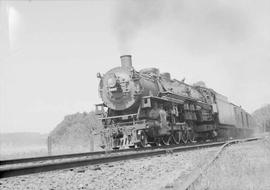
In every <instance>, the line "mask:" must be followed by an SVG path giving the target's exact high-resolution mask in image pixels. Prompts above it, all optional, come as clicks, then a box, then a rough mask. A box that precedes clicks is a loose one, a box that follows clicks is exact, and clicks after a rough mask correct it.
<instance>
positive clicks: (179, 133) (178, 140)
mask: <svg viewBox="0 0 270 190" xmlns="http://www.w3.org/2000/svg"><path fill="white" fill-rule="evenodd" d="M182 135H183V132H182V131H175V133H174V134H173V141H174V143H175V144H180V143H181V140H182Z"/></svg>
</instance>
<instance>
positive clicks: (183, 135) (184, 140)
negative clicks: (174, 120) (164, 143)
mask: <svg viewBox="0 0 270 190" xmlns="http://www.w3.org/2000/svg"><path fill="white" fill-rule="evenodd" d="M188 136H189V135H188V130H184V131H183V134H182V139H181V140H182V142H183V143H184V144H187V142H188V138H189V137H188Z"/></svg>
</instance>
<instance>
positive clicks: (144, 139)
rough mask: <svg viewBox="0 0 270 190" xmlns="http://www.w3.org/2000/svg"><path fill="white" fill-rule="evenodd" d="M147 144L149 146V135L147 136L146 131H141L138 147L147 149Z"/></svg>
mask: <svg viewBox="0 0 270 190" xmlns="http://www.w3.org/2000/svg"><path fill="white" fill-rule="evenodd" d="M147 144H148V141H147V135H146V134H145V132H144V131H141V136H140V143H139V144H138V145H139V147H146V146H147Z"/></svg>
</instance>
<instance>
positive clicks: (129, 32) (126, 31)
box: [113, 0, 163, 53]
mask: <svg viewBox="0 0 270 190" xmlns="http://www.w3.org/2000/svg"><path fill="white" fill-rule="evenodd" d="M162 4H163V3H162V2H161V0H149V1H136V0H125V1H118V2H117V5H116V9H115V20H114V21H115V22H114V26H113V27H114V29H115V32H116V37H117V43H118V48H119V51H120V52H121V53H128V52H129V51H131V49H132V43H133V41H134V40H135V39H136V37H137V36H138V34H139V32H140V31H141V30H142V29H145V28H147V27H148V26H151V25H152V24H153V23H155V22H156V21H158V20H159V19H160V17H161V15H162V10H163V9H162Z"/></svg>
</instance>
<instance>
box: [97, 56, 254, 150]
mask: <svg viewBox="0 0 270 190" xmlns="http://www.w3.org/2000/svg"><path fill="white" fill-rule="evenodd" d="M120 58H121V66H120V67H115V68H113V69H111V70H109V71H108V72H107V73H106V74H104V75H101V74H98V78H100V83H99V94H100V97H101V99H102V101H103V103H101V104H96V114H97V115H99V116H100V119H101V120H102V125H103V127H104V128H103V130H102V132H101V134H102V147H107V148H125V147H145V146H149V145H151V146H158V145H160V144H162V145H169V144H179V143H187V142H189V141H194V140H195V141H205V140H207V139H218V138H236V137H247V136H250V135H251V134H252V132H253V129H254V127H255V126H256V125H255V122H254V120H253V118H252V117H251V115H250V114H248V113H247V112H246V111H244V110H243V109H242V108H241V107H239V106H236V105H234V104H232V103H231V102H229V101H228V98H227V97H225V96H223V95H221V94H219V93H217V92H215V91H214V90H213V89H210V88H206V86H205V85H204V83H203V82H198V83H197V84H194V85H189V84H186V83H185V82H184V81H183V80H182V81H179V80H176V79H171V77H170V73H160V72H159V70H158V69H157V68H146V69H142V70H140V71H136V70H135V69H134V68H133V66H132V60H131V55H123V56H121V57H120Z"/></svg>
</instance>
